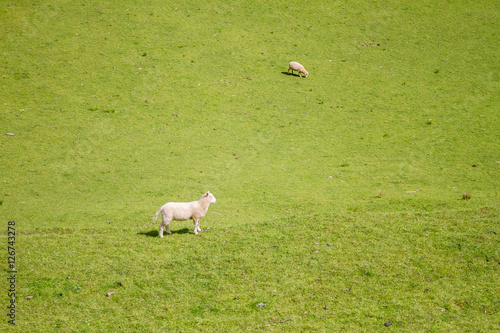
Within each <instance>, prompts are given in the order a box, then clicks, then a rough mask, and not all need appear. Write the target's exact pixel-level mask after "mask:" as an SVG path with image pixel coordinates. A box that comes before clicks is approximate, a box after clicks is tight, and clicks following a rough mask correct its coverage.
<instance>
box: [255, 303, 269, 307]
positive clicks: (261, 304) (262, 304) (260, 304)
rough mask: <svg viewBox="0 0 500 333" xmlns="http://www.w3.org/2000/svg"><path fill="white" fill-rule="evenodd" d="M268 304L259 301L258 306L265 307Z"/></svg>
mask: <svg viewBox="0 0 500 333" xmlns="http://www.w3.org/2000/svg"><path fill="white" fill-rule="evenodd" d="M266 305H267V304H266V303H257V306H259V307H263V306H266Z"/></svg>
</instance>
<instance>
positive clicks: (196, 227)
mask: <svg viewBox="0 0 500 333" xmlns="http://www.w3.org/2000/svg"><path fill="white" fill-rule="evenodd" d="M193 224H194V234H195V235H198V231H201V229H200V219H193Z"/></svg>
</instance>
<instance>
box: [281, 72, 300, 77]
mask: <svg viewBox="0 0 500 333" xmlns="http://www.w3.org/2000/svg"><path fill="white" fill-rule="evenodd" d="M281 74H283V75H292V76H300V75H299V74H295V73H290V72H281Z"/></svg>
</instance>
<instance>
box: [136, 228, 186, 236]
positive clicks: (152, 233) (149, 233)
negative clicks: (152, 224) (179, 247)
mask: <svg viewBox="0 0 500 333" xmlns="http://www.w3.org/2000/svg"><path fill="white" fill-rule="evenodd" d="M189 230H190V229H189V228H183V229H179V230H172V229H170V231H172V234H188V233H189ZM137 234H138V235H144V236H147V237H158V230H151V231H144V232H139V233H137ZM163 236H168V234H167V232H166V231H163Z"/></svg>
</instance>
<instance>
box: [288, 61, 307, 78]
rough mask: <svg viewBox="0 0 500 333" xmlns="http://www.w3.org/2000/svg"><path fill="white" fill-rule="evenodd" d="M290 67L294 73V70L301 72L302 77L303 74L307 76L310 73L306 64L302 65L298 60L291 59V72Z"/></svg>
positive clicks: (289, 66) (289, 65)
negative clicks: (305, 66)
mask: <svg viewBox="0 0 500 333" xmlns="http://www.w3.org/2000/svg"><path fill="white" fill-rule="evenodd" d="M290 69H291V70H292V74H293V71H294V70H295V71H297V72H299V76H300V77H302V74H304V75H305V76H306V77H307V76H308V75H309V73H308V72H307V71H306V69H305V68H304V66H302V65H301V64H299V63H298V62H296V61H290V63H289V64H288V73H290ZM301 73H302V74H301Z"/></svg>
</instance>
